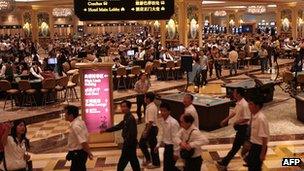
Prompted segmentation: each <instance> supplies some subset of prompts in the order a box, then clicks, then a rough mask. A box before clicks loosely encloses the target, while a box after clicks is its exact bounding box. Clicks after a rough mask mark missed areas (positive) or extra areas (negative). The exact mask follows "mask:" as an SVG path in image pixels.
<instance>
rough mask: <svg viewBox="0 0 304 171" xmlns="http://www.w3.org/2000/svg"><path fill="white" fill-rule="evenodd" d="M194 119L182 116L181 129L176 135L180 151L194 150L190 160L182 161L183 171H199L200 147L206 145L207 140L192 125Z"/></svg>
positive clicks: (200, 161)
mask: <svg viewBox="0 0 304 171" xmlns="http://www.w3.org/2000/svg"><path fill="white" fill-rule="evenodd" d="M193 123H194V118H193V116H192V115H190V114H184V115H182V117H181V122H180V124H181V127H182V129H181V130H180V131H179V133H178V135H177V140H176V141H177V143H178V144H179V146H180V149H181V150H183V149H186V150H188V151H190V150H191V149H194V153H193V155H192V156H191V157H190V158H187V159H184V161H185V167H184V171H200V170H201V166H202V163H203V159H202V156H201V155H202V149H201V146H202V145H204V144H208V143H209V140H208V139H207V138H206V137H205V136H204V135H203V134H202V133H201V132H200V130H199V129H198V128H197V127H196V126H195V125H194V124H193Z"/></svg>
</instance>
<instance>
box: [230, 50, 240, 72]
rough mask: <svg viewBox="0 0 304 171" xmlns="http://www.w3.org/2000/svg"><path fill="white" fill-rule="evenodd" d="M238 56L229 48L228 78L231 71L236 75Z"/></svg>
mask: <svg viewBox="0 0 304 171" xmlns="http://www.w3.org/2000/svg"><path fill="white" fill-rule="evenodd" d="M238 58H239V54H238V53H237V51H235V47H234V46H231V51H230V52H229V63H230V76H231V75H232V71H233V70H234V73H235V74H237V63H238Z"/></svg>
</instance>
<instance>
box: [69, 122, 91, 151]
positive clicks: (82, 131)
mask: <svg viewBox="0 0 304 171" xmlns="http://www.w3.org/2000/svg"><path fill="white" fill-rule="evenodd" d="M88 139H89V134H88V130H87V127H86V125H85V123H84V121H83V120H82V119H81V116H78V117H77V118H75V119H74V120H73V121H72V122H71V126H70V132H69V137H68V150H69V151H74V150H81V149H82V145H81V144H82V143H84V142H88Z"/></svg>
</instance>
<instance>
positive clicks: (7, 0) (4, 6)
mask: <svg viewBox="0 0 304 171" xmlns="http://www.w3.org/2000/svg"><path fill="white" fill-rule="evenodd" d="M14 3H15V0H0V13H8V12H11V11H13V9H14Z"/></svg>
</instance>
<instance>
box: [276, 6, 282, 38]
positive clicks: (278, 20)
mask: <svg viewBox="0 0 304 171" xmlns="http://www.w3.org/2000/svg"><path fill="white" fill-rule="evenodd" d="M281 11H282V7H281V6H280V5H277V9H276V26H277V32H278V35H280V34H281V32H282V18H281Z"/></svg>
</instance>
